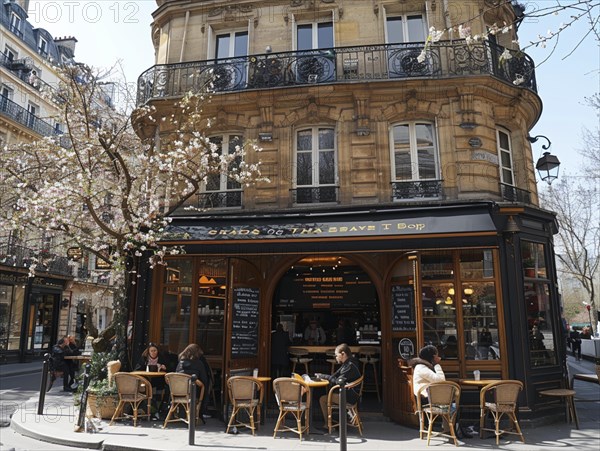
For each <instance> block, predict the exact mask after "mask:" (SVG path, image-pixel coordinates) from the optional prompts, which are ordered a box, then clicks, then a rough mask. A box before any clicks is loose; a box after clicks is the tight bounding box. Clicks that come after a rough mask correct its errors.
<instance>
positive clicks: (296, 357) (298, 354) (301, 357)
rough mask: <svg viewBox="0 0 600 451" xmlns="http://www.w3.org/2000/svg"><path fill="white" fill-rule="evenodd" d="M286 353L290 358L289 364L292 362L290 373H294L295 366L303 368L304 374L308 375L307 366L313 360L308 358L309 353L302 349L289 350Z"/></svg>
mask: <svg viewBox="0 0 600 451" xmlns="http://www.w3.org/2000/svg"><path fill="white" fill-rule="evenodd" d="M288 353H289V354H290V356H291V357H290V362H292V373H295V372H296V367H297V366H304V372H305V373H306V374H308V373H309V370H308V364H309V363H310V362H312V361H313V359H312V358H311V357H309V356H310V353H309V352H308V350H307V349H304V348H290V349H289V350H288Z"/></svg>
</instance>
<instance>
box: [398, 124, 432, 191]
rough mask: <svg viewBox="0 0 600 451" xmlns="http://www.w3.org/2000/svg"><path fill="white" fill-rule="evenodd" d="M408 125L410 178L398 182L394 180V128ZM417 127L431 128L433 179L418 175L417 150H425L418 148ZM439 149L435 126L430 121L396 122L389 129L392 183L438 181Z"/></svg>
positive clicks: (421, 147)
mask: <svg viewBox="0 0 600 451" xmlns="http://www.w3.org/2000/svg"><path fill="white" fill-rule="evenodd" d="M406 125H408V138H409V150H410V162H411V164H410V165H411V178H410V179H402V180H398V179H397V178H396V149H395V146H394V128H395V127H398V126H406ZM417 125H427V126H429V127H431V130H432V132H433V156H434V164H435V176H434V178H421V177H420V174H419V149H423V148H426V146H420V147H419V145H418V143H417V133H416V126H417ZM439 149H440V147H439V143H438V133H437V124H436V123H435V122H431V121H406V122H398V123H396V124H393V125H392V127H390V158H391V164H390V167H391V171H392V182H418V181H432V180H439V179H440V155H439V152H440V150H439Z"/></svg>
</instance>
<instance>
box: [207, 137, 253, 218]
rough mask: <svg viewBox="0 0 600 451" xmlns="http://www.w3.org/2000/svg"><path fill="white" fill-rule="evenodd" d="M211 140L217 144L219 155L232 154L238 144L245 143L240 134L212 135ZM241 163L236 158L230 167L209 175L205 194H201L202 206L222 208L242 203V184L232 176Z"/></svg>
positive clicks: (237, 205) (238, 205)
mask: <svg viewBox="0 0 600 451" xmlns="http://www.w3.org/2000/svg"><path fill="white" fill-rule="evenodd" d="M210 142H211V143H213V144H216V145H217V153H218V154H219V155H231V154H233V153H235V150H236V147H237V146H242V145H243V138H242V137H241V136H239V135H219V136H213V137H211V138H210ZM223 152H225V154H223ZM239 164H240V160H239V159H238V158H236V159H235V160H234V161H233V162H232V163H230V165H229V167H228V168H225V169H223V170H222V171H220V172H218V173H213V174H209V175H208V177H207V179H206V184H205V186H204V190H203V194H201V195H200V206H201V207H203V208H220V207H240V206H241V205H242V197H241V196H242V185H241V184H240V183H239V182H237V181H235V180H234V179H233V178H231V177H230V173H231V171H232V170H234V169H235V168H237V167H238V166H239Z"/></svg>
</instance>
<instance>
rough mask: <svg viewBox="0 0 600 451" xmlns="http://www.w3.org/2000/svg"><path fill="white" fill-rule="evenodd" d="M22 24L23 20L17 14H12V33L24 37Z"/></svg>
mask: <svg viewBox="0 0 600 451" xmlns="http://www.w3.org/2000/svg"><path fill="white" fill-rule="evenodd" d="M21 22H22V21H21V18H20V17H19V16H18V15H17V14H15V13H12V15H11V16H10V31H12V32H13V33H14V34H16V35H17V36H23V34H22V33H21Z"/></svg>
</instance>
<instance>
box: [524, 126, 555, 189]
mask: <svg viewBox="0 0 600 451" xmlns="http://www.w3.org/2000/svg"><path fill="white" fill-rule="evenodd" d="M540 138H543V139H545V140H546V141H548V144H543V145H542V149H543V150H548V149H550V146H551V145H552V143H551V142H550V140H549V139H548V138H547V137H546V136H543V135H537V136H528V137H527V141H529V142H530V143H534V142H537V140H538V139H540ZM559 166H560V161H559V160H558V157H556V156H555V155H552V154H551V153H550V152H544V154H543V155H542V157H541V158H540V159H539V160H538V161H537V163H536V164H535V168H536V169H537V171H538V173H539V174H540V178H541V179H542V180H543V181H544V182H547V183H548V185H551V184H552V182H553V181H554V180H556V179H557V178H558V170H559Z"/></svg>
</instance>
